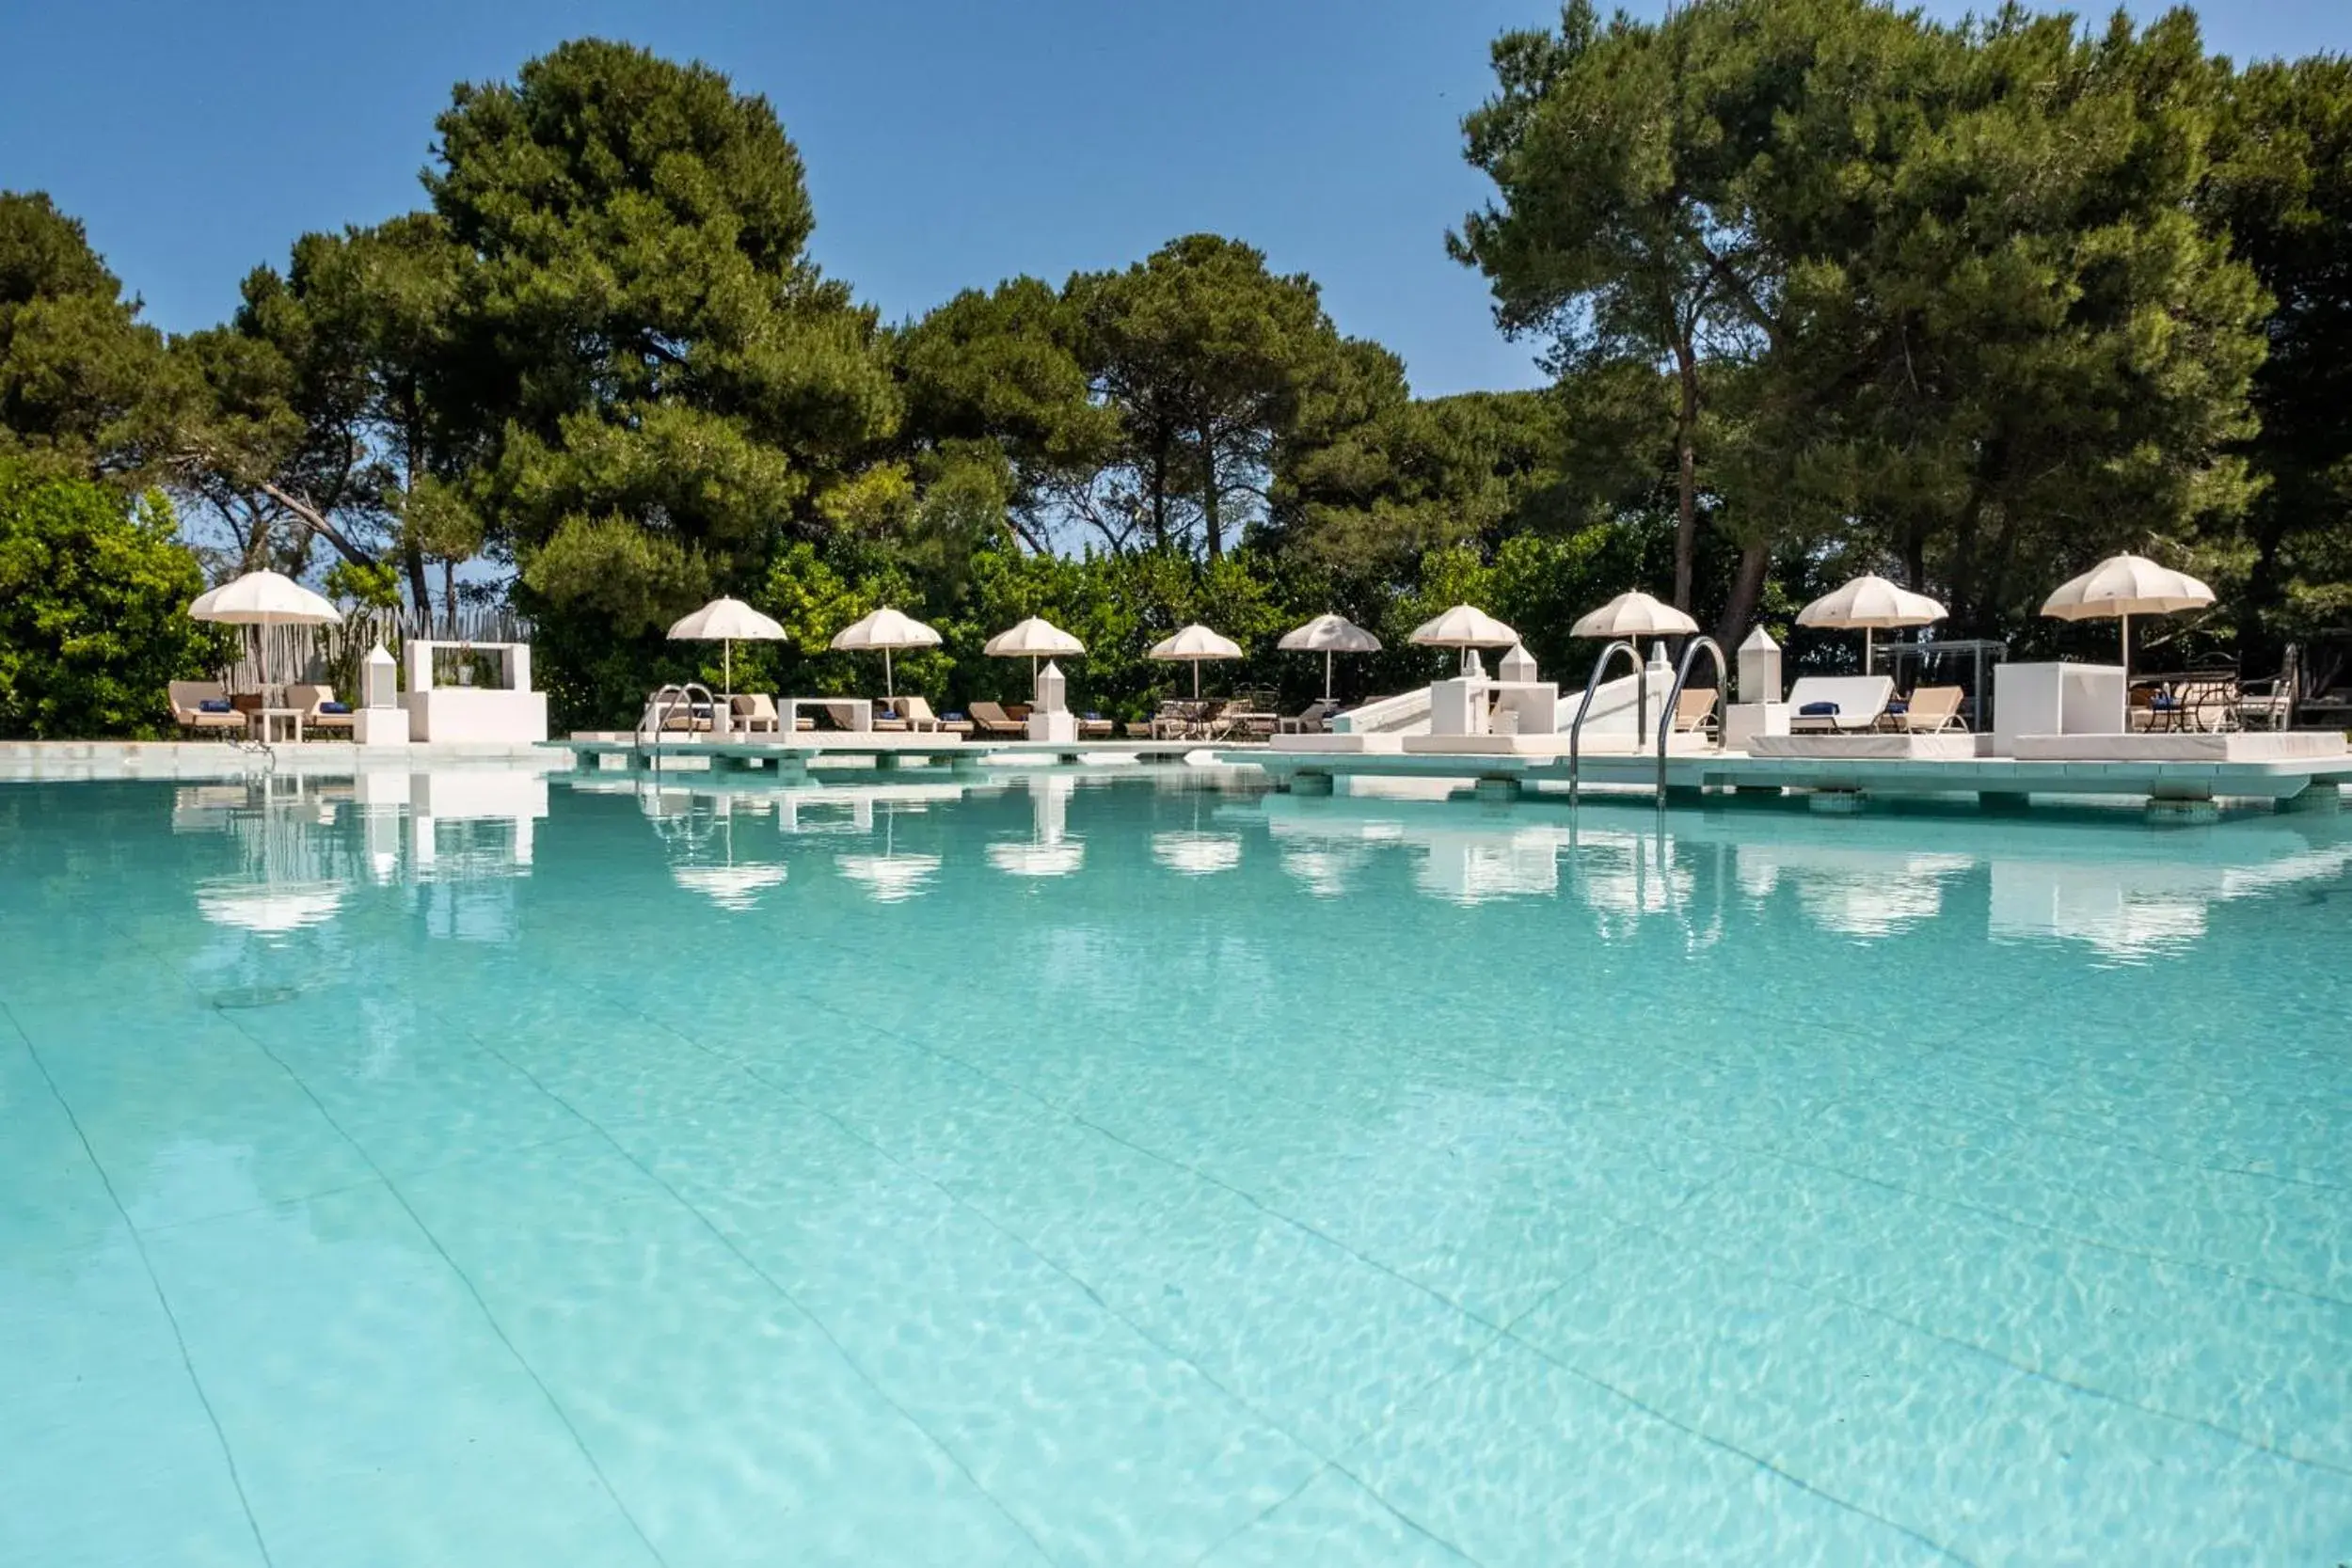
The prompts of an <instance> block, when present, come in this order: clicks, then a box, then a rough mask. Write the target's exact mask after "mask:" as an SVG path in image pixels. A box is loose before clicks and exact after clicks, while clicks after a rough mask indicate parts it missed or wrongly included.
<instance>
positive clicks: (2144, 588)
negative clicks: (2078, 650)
mask: <svg viewBox="0 0 2352 1568" xmlns="http://www.w3.org/2000/svg"><path fill="white" fill-rule="evenodd" d="M2213 597H2214V595H2213V590H2212V589H2210V588H2208V587H2206V586H2205V585H2204V584H2203V583H2201V582H2200V581H2198V580H2197V579H2196V578H2193V577H2190V576H2189V575H2188V574H2187V573H2186V572H2176V571H2174V570H2173V569H2172V568H2171V567H2169V566H2160V565H2158V564H2156V562H2153V561H2151V560H2149V559H2148V558H2147V557H2146V556H2144V555H2119V556H2113V557H2110V558H2109V559H2107V560H2106V561H2102V562H2099V564H2097V565H2096V566H2093V567H2092V568H2091V569H2090V571H2088V572H2085V573H2084V574H2083V575H2082V576H2081V577H2078V578H2074V579H2073V580H2071V581H2068V582H2065V583H2061V584H2060V585H2059V586H2058V592H2057V593H2055V594H2051V595H2050V596H2049V597H2048V598H2046V599H2044V600H2042V614H2044V615H2047V616H2050V617H2052V618H2053V619H2056V620H2059V621H2099V620H2105V619H2106V617H2108V616H2110V615H2112V616H2115V617H2117V618H2119V619H2120V620H2122V623H2123V638H2122V647H2123V673H2124V674H2125V675H2126V676H2128V675H2130V674H2131V673H2132V617H2133V616H2135V615H2169V614H2171V613H2172V612H2173V611H2175V610H2202V609H2203V608H2204V607H2205V606H2207V605H2209V604H2211V603H2213Z"/></svg>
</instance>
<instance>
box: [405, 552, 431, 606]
mask: <svg viewBox="0 0 2352 1568" xmlns="http://www.w3.org/2000/svg"><path fill="white" fill-rule="evenodd" d="M401 555H402V556H403V558H404V559H405V562H406V565H407V567H408V596H409V598H411V599H413V600H415V601H416V607H417V613H418V614H419V615H421V616H424V617H427V618H428V619H429V618H430V617H431V616H432V614H433V595H432V594H431V593H430V592H429V591H428V585H427V583H426V581H425V577H424V552H423V551H422V550H421V549H419V548H417V542H416V541H415V540H414V539H410V540H407V541H405V543H404V544H403V545H402V546H401Z"/></svg>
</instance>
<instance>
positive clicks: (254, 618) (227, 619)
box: [188, 572, 343, 687]
mask: <svg viewBox="0 0 2352 1568" xmlns="http://www.w3.org/2000/svg"><path fill="white" fill-rule="evenodd" d="M188 615H189V617H190V618H191V619H194V620H198V621H217V622H220V623H221V624H223V625H226V626H263V627H267V626H334V625H335V624H336V623H338V622H340V621H341V620H342V618H343V617H342V611H341V610H337V609H336V608H335V607H334V606H333V605H331V604H329V603H327V601H326V598H325V596H323V595H321V594H314V593H312V592H311V591H310V589H308V588H305V587H303V586H302V584H300V583H298V582H296V581H294V578H290V577H285V576H283V575H281V574H279V573H277V572H247V573H246V575H245V576H243V577H241V578H231V579H230V581H228V582H224V583H222V584H221V585H220V586H219V587H218V588H215V589H213V590H211V591H210V592H209V593H204V594H198V595H197V596H196V600H195V602H194V603H192V604H190V605H189V606H188ZM269 684H270V679H269V642H268V640H267V636H266V634H264V635H263V638H262V685H263V686H265V687H266V686H268V685H269Z"/></svg>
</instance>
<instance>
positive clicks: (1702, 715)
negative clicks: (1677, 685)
mask: <svg viewBox="0 0 2352 1568" xmlns="http://www.w3.org/2000/svg"><path fill="white" fill-rule="evenodd" d="M1715 695H1716V693H1715V689H1714V688H1713V687H1711V686H1686V687H1684V688H1683V689H1682V692H1681V695H1679V696H1677V698H1675V728H1674V733H1675V734H1677V735H1702V736H1706V737H1707V738H1708V739H1709V740H1719V739H1721V738H1722V736H1723V726H1722V724H1721V723H1720V722H1719V721H1717V719H1716V718H1715Z"/></svg>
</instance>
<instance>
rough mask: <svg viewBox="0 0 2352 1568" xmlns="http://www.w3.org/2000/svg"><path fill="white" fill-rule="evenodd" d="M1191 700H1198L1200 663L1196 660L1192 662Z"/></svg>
mask: <svg viewBox="0 0 2352 1568" xmlns="http://www.w3.org/2000/svg"><path fill="white" fill-rule="evenodd" d="M1192 700H1193V701H1194V702H1196V703H1197V702H1199V701H1200V660H1199V659H1197V658H1196V659H1194V660H1193V661H1192Z"/></svg>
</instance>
